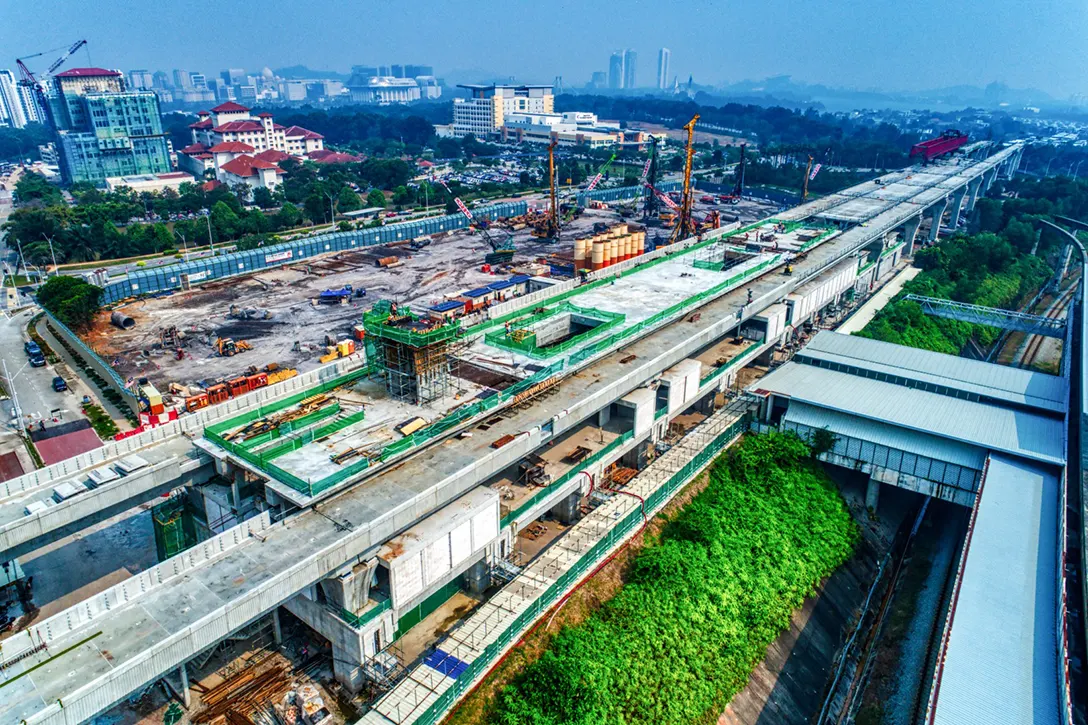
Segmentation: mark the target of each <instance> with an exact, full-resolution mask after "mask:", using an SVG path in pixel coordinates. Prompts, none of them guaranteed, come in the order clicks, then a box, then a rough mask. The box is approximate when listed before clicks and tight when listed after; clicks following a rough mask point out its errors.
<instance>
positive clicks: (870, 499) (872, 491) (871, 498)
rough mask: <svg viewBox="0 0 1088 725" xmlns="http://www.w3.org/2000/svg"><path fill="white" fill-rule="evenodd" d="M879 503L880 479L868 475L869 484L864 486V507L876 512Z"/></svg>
mask: <svg viewBox="0 0 1088 725" xmlns="http://www.w3.org/2000/svg"><path fill="white" fill-rule="evenodd" d="M879 503H880V481H877V480H876V479H875V478H873V477H872V476H870V477H869V485H868V486H866V488H865V508H867V509H869V510H870V511H872V512H873V513H876V507H877V504H879Z"/></svg>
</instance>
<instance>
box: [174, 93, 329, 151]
mask: <svg viewBox="0 0 1088 725" xmlns="http://www.w3.org/2000/svg"><path fill="white" fill-rule="evenodd" d="M198 115H199V116H200V120H199V121H197V122H196V123H194V124H191V125H190V126H189V128H190V129H192V134H193V143H201V144H204V145H205V146H207V147H208V148H214V147H215V146H218V145H219V144H222V143H233V142H237V143H244V144H247V145H249V146H251V147H252V151H255V152H257V153H260V152H261V151H267V150H269V149H275V150H277V151H282V152H283V153H285V154H290V155H291V156H300V157H301V156H305V155H306V154H308V153H310V152H311V151H317V150H320V149H323V148H324V147H325V146H324V137H322V135H321V134H319V133H315V132H314V131H311V130H309V129H306V128H302V127H300V126H292V127H291V128H284V127H283V126H281V125H280V124H278V123H275V122H274V121H273V119H272V114H271V113H261V114H258V115H256V116H254V115H252V114H251V113H250V111H249V109H248V108H246V107H245V106H243V105H241V104H238V103H234V102H232V101H228V102H227V103H222V104H220V105H218V106H216V107H215V108H213V109H212V110H211V112H210V113H209V112H207V111H202V112H201V113H200V114H198Z"/></svg>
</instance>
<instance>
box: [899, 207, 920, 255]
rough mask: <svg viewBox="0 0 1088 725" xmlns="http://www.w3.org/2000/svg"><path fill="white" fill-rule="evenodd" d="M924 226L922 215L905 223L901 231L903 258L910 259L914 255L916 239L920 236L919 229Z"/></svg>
mask: <svg viewBox="0 0 1088 725" xmlns="http://www.w3.org/2000/svg"><path fill="white" fill-rule="evenodd" d="M921 224H922V215H921V214H919V215H918V216H915V217H911V218H910V219H908V220H907V221H905V222H904V223H903V226H901V227H900V230H901V231H902V233H903V244H904V247H903V256H904V257H909V256H911V255H912V254H914V238H915V237H916V236H918V227H919V226H920V225H921Z"/></svg>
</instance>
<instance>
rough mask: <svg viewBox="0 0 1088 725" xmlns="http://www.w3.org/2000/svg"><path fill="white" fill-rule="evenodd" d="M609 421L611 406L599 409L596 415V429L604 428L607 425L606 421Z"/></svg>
mask: <svg viewBox="0 0 1088 725" xmlns="http://www.w3.org/2000/svg"><path fill="white" fill-rule="evenodd" d="M610 420H612V406H611V405H606V406H605V407H603V408H601V410H600V412H599V413H597V427H598V428H603V427H605V426H606V425H608V421H610Z"/></svg>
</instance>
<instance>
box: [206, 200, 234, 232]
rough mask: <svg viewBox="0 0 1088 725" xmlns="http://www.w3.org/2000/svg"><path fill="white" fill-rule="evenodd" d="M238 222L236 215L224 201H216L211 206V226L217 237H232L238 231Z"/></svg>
mask: <svg viewBox="0 0 1088 725" xmlns="http://www.w3.org/2000/svg"><path fill="white" fill-rule="evenodd" d="M238 222H239V219H238V215H237V214H235V213H234V210H233V209H231V208H230V207H229V206H227V204H226V202H222V201H218V202H216V203H215V206H213V207H212V226H213V227H215V232H216V238H217V239H233V238H234V235H235V234H237V232H238Z"/></svg>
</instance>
